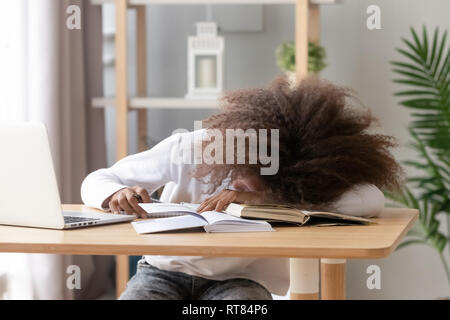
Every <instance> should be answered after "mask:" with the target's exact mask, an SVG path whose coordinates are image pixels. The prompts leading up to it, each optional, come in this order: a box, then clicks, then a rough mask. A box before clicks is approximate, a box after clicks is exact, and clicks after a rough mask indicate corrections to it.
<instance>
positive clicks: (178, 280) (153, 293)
mask: <svg viewBox="0 0 450 320" xmlns="http://www.w3.org/2000/svg"><path fill="white" fill-rule="evenodd" d="M119 299H120V300H271V299H272V295H271V294H270V292H269V291H267V289H266V288H264V287H263V286H262V285H260V284H259V283H257V282H255V281H252V280H249V279H241V278H236V279H229V280H224V281H217V280H209V279H204V278H201V277H196V276H191V275H188V274H185V273H182V272H174V271H165V270H160V269H158V268H156V267H153V266H152V265H150V264H148V263H147V262H146V261H145V260H144V259H142V260H140V261H139V262H138V265H137V272H136V274H135V275H134V276H133V277H132V278H131V279H130V281H128V284H127V288H126V290H125V291H124V292H123V293H122V295H121V296H120V297H119Z"/></svg>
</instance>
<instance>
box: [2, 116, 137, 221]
mask: <svg viewBox="0 0 450 320" xmlns="http://www.w3.org/2000/svg"><path fill="white" fill-rule="evenodd" d="M133 219H134V216H132V215H125V214H124V215H117V214H110V213H101V212H99V213H96V212H69V211H62V208H61V201H60V197H59V192H58V186H57V182H56V176H55V171H54V169H53V161H52V156H51V153H50V146H49V143H48V136H47V129H46V128H45V126H44V125H43V124H42V123H37V122H23V123H15V124H9V123H5V124H2V123H0V224H6V225H16V226H27V227H40V228H51V229H69V228H79V227H89V226H94V225H99V224H108V223H116V222H125V221H130V220H133Z"/></svg>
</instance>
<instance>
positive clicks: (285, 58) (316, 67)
mask: <svg viewBox="0 0 450 320" xmlns="http://www.w3.org/2000/svg"><path fill="white" fill-rule="evenodd" d="M325 56H326V54H325V49H324V48H323V47H322V46H320V45H318V44H316V43H314V42H309V45H308V72H310V73H314V74H317V73H319V72H320V71H321V70H323V69H324V68H325V67H326V66H327V65H326V63H325ZM276 62H277V65H278V67H279V68H280V69H281V70H282V71H284V72H295V43H294V42H285V43H282V44H281V45H279V46H278V48H277V49H276Z"/></svg>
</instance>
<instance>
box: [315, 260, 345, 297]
mask: <svg viewBox="0 0 450 320" xmlns="http://www.w3.org/2000/svg"><path fill="white" fill-rule="evenodd" d="M345 268H346V259H320V283H321V295H322V300H344V299H345Z"/></svg>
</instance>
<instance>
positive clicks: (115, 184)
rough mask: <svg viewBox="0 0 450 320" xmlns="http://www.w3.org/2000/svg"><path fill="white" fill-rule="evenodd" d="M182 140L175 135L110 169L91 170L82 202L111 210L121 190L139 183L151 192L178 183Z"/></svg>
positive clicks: (82, 195)
mask: <svg viewBox="0 0 450 320" xmlns="http://www.w3.org/2000/svg"><path fill="white" fill-rule="evenodd" d="M181 139H182V137H181V135H180V134H175V135H172V136H170V137H168V138H167V139H165V140H163V141H161V142H160V143H158V144H157V145H156V146H154V147H153V148H151V149H150V150H147V151H144V152H140V153H137V154H133V155H130V156H128V157H125V158H123V159H121V160H119V161H118V162H116V163H115V164H114V165H113V166H112V167H110V168H103V169H99V170H97V171H94V172H92V173H90V174H89V175H88V176H87V177H86V178H85V179H84V181H83V183H82V184H81V198H82V200H83V203H84V204H85V205H87V206H90V207H94V208H98V209H102V210H108V209H109V206H108V202H109V199H110V198H111V196H112V195H113V194H115V193H116V192H117V191H119V190H121V189H124V188H127V187H132V186H134V187H137V186H139V187H141V188H144V189H146V190H147V191H148V193H150V194H151V193H152V192H153V191H154V190H156V189H158V188H159V187H160V186H162V185H164V184H166V183H167V182H169V181H175V182H176V180H177V178H178V175H179V171H180V168H179V167H180V161H177V157H179V152H180V150H179V146H180V143H181ZM178 160H179V159H178Z"/></svg>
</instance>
